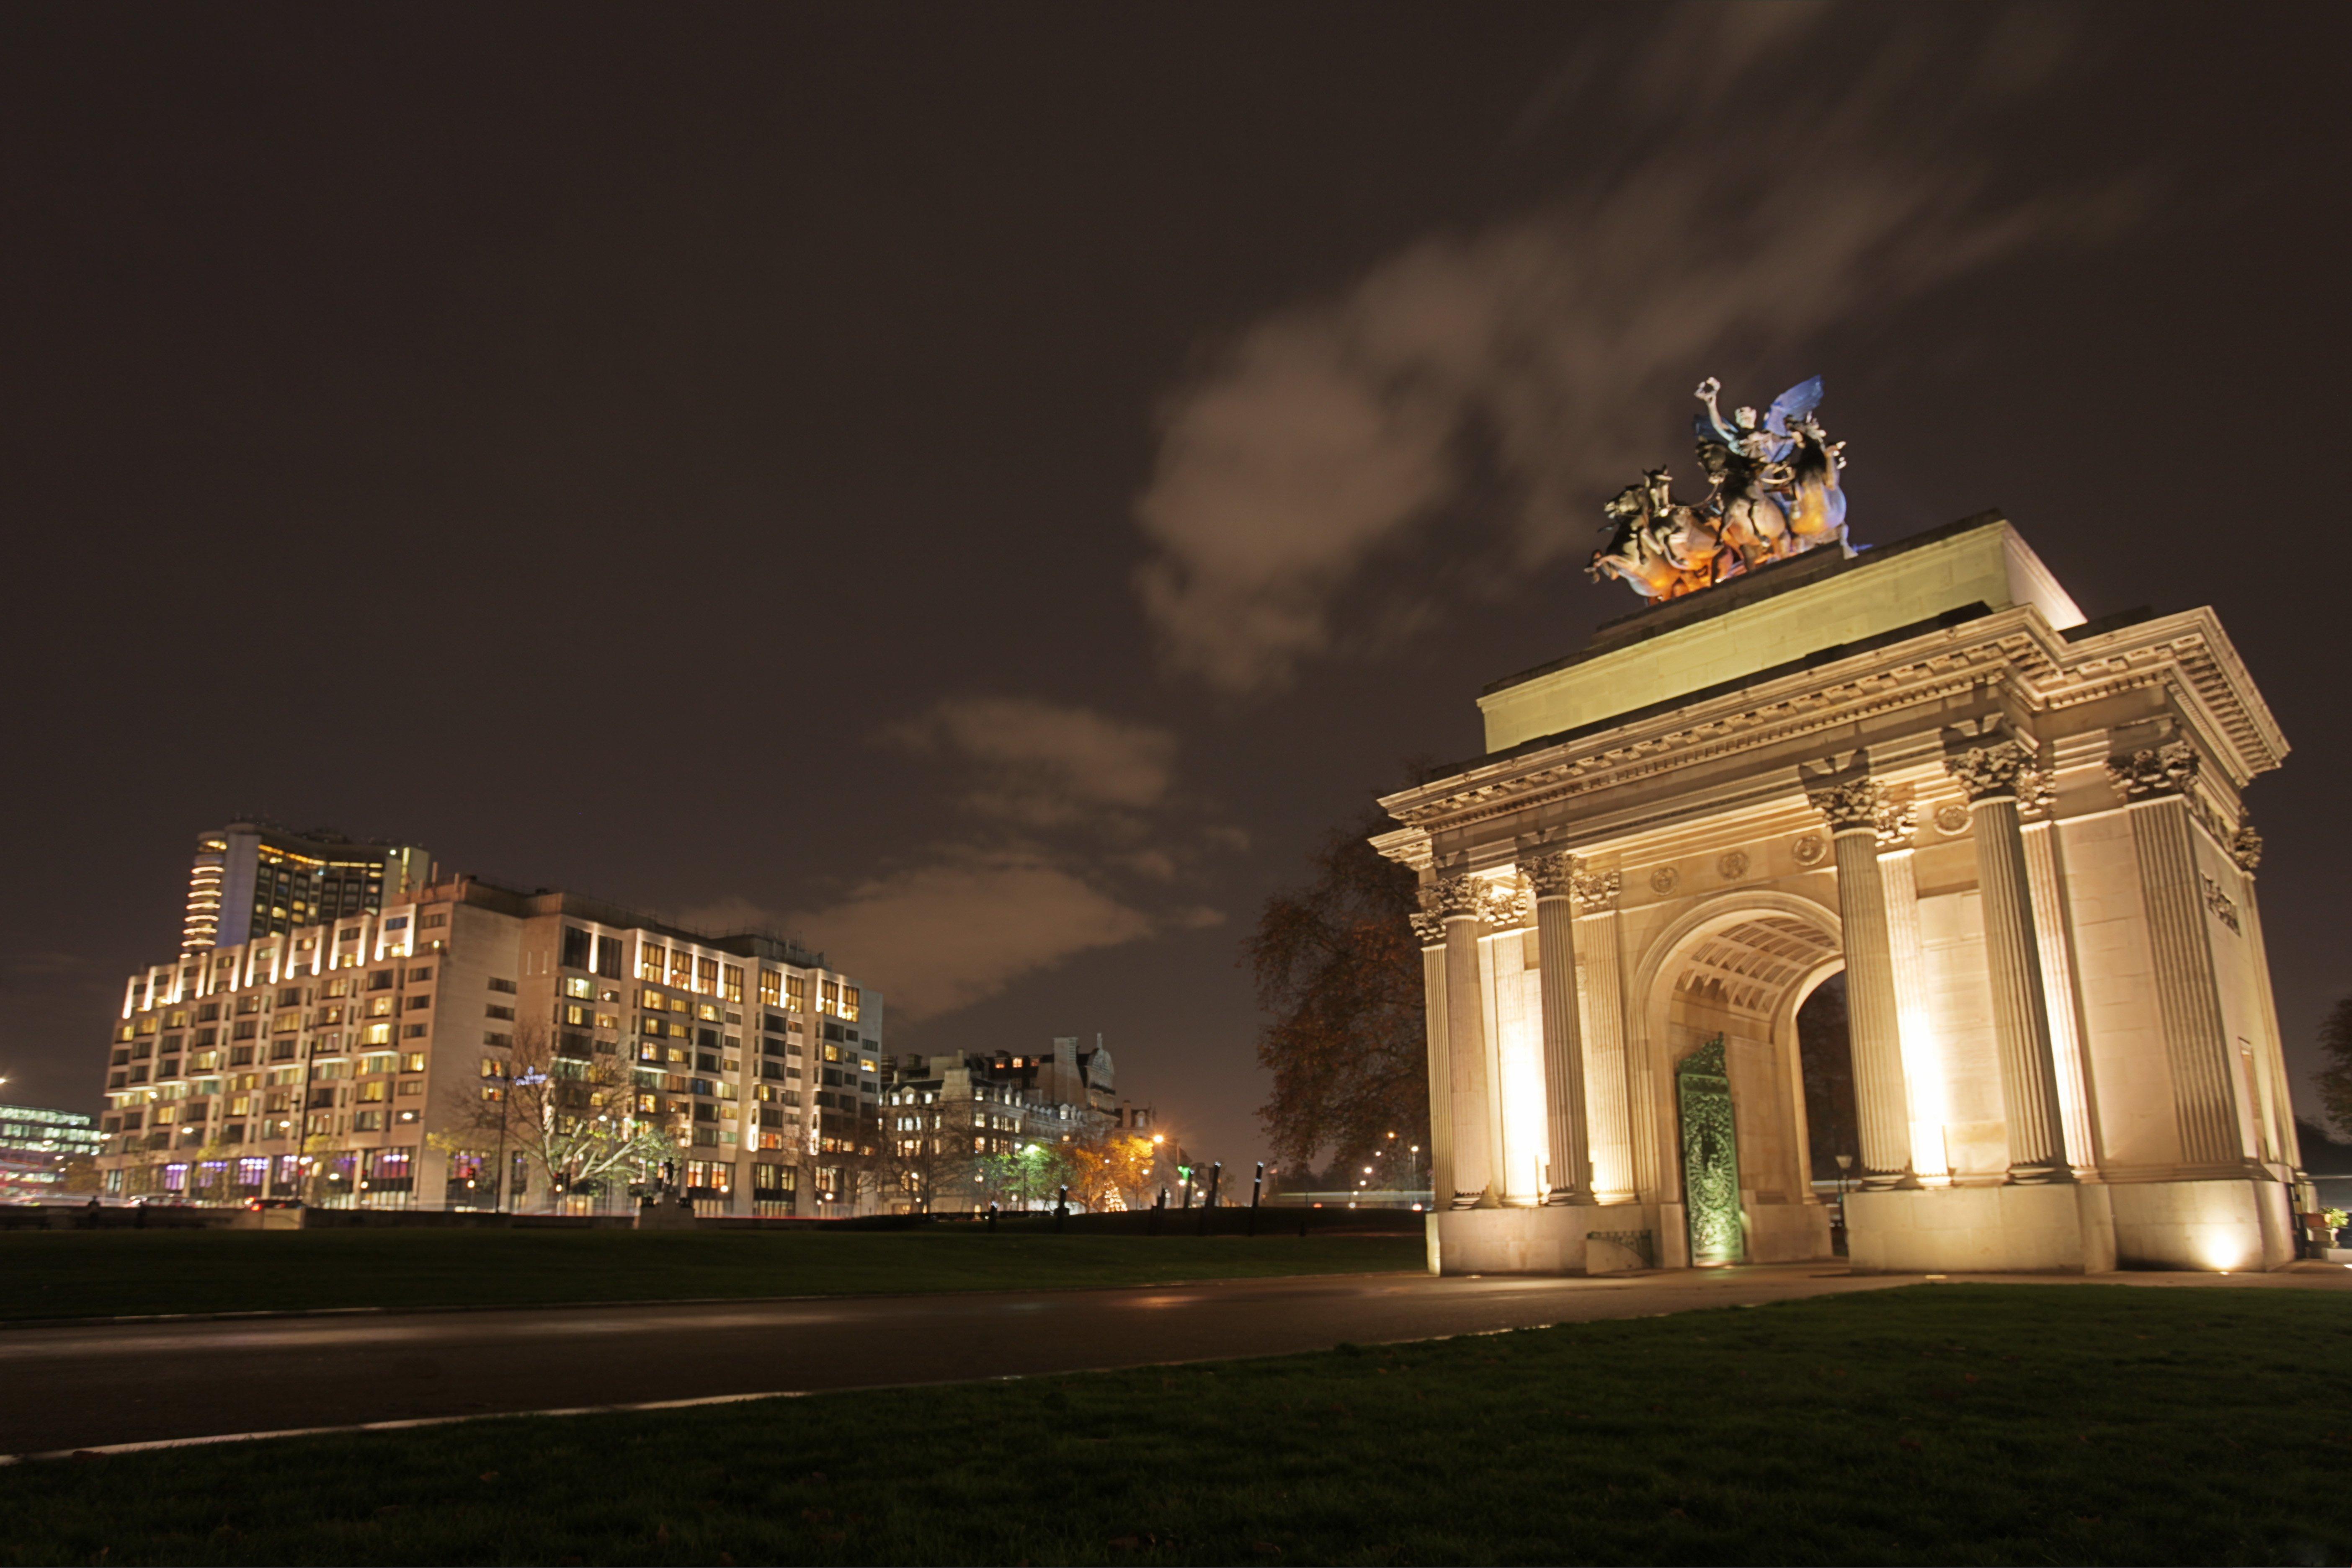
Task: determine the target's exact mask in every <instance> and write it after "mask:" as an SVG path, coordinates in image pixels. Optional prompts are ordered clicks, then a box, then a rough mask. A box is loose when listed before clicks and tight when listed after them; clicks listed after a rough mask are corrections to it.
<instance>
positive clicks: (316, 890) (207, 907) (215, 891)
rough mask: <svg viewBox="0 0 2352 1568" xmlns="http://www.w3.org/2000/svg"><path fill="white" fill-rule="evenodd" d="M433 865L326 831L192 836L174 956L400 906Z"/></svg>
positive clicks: (425, 858) (259, 829)
mask: <svg viewBox="0 0 2352 1568" xmlns="http://www.w3.org/2000/svg"><path fill="white" fill-rule="evenodd" d="M432 865H433V859H432V857H431V856H429V855H427V854H425V851H424V850H422V849H419V848H417V847H415V846H413V845H402V844H363V843H361V842H360V841H358V840H356V839H352V838H346V837H343V836H342V835H341V834H340V833H336V832H334V831H333V830H332V829H330V828H324V827H314V828H311V829H310V831H309V832H307V833H289V832H288V831H287V830H286V829H284V828H282V827H279V826H277V825H276V824H275V823H268V822H232V823H230V824H229V825H228V826H226V827H215V828H214V829H213V830H212V831H211V832H209V833H205V834H202V835H200V836H198V837H197V839H196V854H195V859H194V863H193V864H192V865H191V866H190V867H189V868H188V912H187V918H186V921H185V923H184V925H183V927H182V932H181V937H180V951H181V952H210V951H211V950H212V949H214V948H215V947H220V946H224V945H227V946H234V945H236V944H237V943H239V942H257V941H259V940H260V939H261V938H263V937H268V936H283V935H285V934H286V933H287V932H289V931H293V930H295V929H297V928H298V927H301V926H312V925H325V924H327V923H328V922H330V921H335V920H340V919H341V918H342V917H344V916H346V915H359V914H374V913H376V912H377V911H379V910H382V909H383V907H384V906H385V905H386V904H387V903H393V904H397V903H402V902H404V901H406V900H408V899H410V898H412V897H414V896H415V890H416V889H418V888H421V887H422V886H424V884H425V882H426V881H428V880H429V879H430V877H431V870H432Z"/></svg>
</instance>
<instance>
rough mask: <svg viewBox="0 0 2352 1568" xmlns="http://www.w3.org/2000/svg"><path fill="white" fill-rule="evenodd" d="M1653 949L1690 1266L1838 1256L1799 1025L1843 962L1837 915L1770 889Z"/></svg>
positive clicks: (1660, 1111)
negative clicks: (1822, 1189)
mask: <svg viewBox="0 0 2352 1568" xmlns="http://www.w3.org/2000/svg"><path fill="white" fill-rule="evenodd" d="M1651 953H1652V958H1651V963H1650V965H1648V966H1646V967H1647V968H1648V974H1647V976H1646V978H1647V979H1648V981H1649V984H1650V986H1651V990H1650V992H1649V1023H1650V1026H1651V1036H1650V1046H1651V1050H1652V1056H1651V1060H1652V1061H1653V1063H1654V1069H1653V1070H1654V1075H1655V1076H1654V1079H1653V1081H1654V1084H1655V1086H1656V1091H1657V1092H1656V1098H1655V1099H1654V1100H1653V1104H1654V1107H1655V1114H1656V1116H1657V1119H1658V1125H1659V1127H1660V1130H1661V1131H1662V1133H1663V1134H1664V1136H1663V1137H1662V1139H1661V1147H1660V1153H1661V1155H1662V1158H1661V1160H1660V1161H1659V1164H1660V1166H1661V1167H1662V1168H1661V1169H1660V1170H1659V1173H1658V1174H1659V1177H1660V1178H1661V1191H1662V1194H1663V1195H1664V1197H1665V1201H1667V1202H1669V1203H1675V1204H1679V1205H1681V1207H1682V1211H1683V1215H1682V1217H1683V1221H1684V1224H1683V1226H1682V1228H1683V1229H1684V1230H1685V1238H1686V1240H1687V1243H1688V1248H1689V1250H1688V1254H1687V1256H1688V1258H1689V1260H1690V1261H1691V1262H1693V1263H1696V1264H1707V1263H1728V1262H1741V1261H1745V1262H1770V1261H1782V1260H1794V1259H1799V1258H1822V1257H1826V1256H1828V1255H1829V1254H1830V1251H1831V1237H1830V1226H1829V1221H1830V1212H1829V1210H1828V1209H1826V1208H1824V1207H1823V1206H1822V1204H1821V1203H1820V1201H1819V1200H1818V1198H1817V1197H1816V1195H1815V1192H1814V1188H1813V1181H1812V1177H1813V1173H1812V1163H1813V1162H1812V1139H1811V1130H1810V1127H1809V1117H1808V1114H1807V1112H1808V1110H1809V1105H1808V1100H1809V1096H1808V1090H1807V1082H1806V1073H1805V1063H1804V1058H1803V1055H1802V1052H1801V1031H1800V1028H1799V1022H1798V1019H1799V1014H1800V1012H1801V1010H1802V1008H1803V1007H1804V1005H1806V1004H1808V1003H1809V1002H1811V996H1812V994H1815V993H1818V992H1819V991H1820V990H1821V989H1822V984H1823V976H1824V975H1834V974H1835V973H1836V972H1837V971H1838V970H1839V968H1840V967H1841V958H1840V945H1839V939H1838V932H1837V929H1836V917H1835V915H1834V914H1833V913H1832V912H1831V911H1830V910H1826V909H1822V908H1821V907H1820V906H1818V905H1815V904H1812V903H1811V901H1810V900H1801V899H1796V898H1789V897H1776V896H1774V895H1772V894H1769V893H1764V892H1762V891H1761V890H1759V892H1756V893H1747V894H1744V895H1741V896H1739V897H1738V899H1737V901H1735V900H1733V899H1732V898H1726V899H1724V900H1722V901H1720V902H1718V903H1717V904H1715V905H1714V906H1713V907H1711V908H1702V909H1700V910H1694V911H1692V912H1691V914H1690V915H1688V916H1686V917H1685V920H1684V921H1680V922H1677V928H1676V929H1675V930H1672V931H1668V932H1666V933H1664V934H1663V936H1662V938H1661V940H1660V942H1658V943H1657V944H1656V945H1655V946H1654V947H1653V948H1652V950H1651ZM1834 994H1835V993H1834V992H1832V995H1834ZM1831 1007H1832V1003H1830V1002H1823V1003H1822V1004H1821V1005H1820V1006H1819V1008H1818V1009H1817V1010H1816V1012H1817V1015H1819V1014H1825V1013H1827V1012H1828V1011H1829V1010H1830V1008H1831ZM1849 1100H1850V1091H1849Z"/></svg>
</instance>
